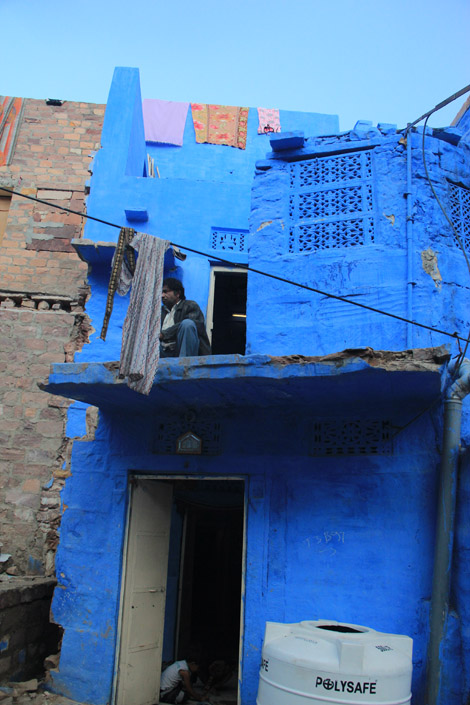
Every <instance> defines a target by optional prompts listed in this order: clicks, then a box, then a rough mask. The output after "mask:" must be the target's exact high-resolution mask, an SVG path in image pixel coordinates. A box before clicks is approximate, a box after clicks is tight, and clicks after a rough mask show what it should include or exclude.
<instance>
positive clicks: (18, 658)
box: [0, 578, 60, 683]
mask: <svg viewBox="0 0 470 705" xmlns="http://www.w3.org/2000/svg"><path fill="white" fill-rule="evenodd" d="M54 585H55V580H52V579H50V578H49V579H47V578H17V579H15V580H12V581H11V583H9V584H8V585H5V584H4V583H3V584H1V585H0V683H7V682H8V681H9V680H26V679H28V678H32V677H34V676H40V675H42V673H43V672H44V667H43V661H44V658H45V657H47V656H49V655H50V654H55V653H56V651H57V648H58V641H59V638H60V628H59V627H57V626H56V625H55V624H50V623H49V605H50V601H51V596H52V591H53V589H54Z"/></svg>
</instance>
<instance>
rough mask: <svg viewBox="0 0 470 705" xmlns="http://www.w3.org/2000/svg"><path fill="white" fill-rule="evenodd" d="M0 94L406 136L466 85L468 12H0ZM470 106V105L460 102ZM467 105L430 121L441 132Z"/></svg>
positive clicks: (171, 7) (462, 7) (342, 4)
mask: <svg viewBox="0 0 470 705" xmlns="http://www.w3.org/2000/svg"><path fill="white" fill-rule="evenodd" d="M0 28H1V40H0V65H1V66H2V72H1V79H0V94H2V95H9V96H22V97H27V98H40V99H41V98H59V99H62V100H74V101H83V102H91V103H105V102H106V100H107V95H108V91H109V87H110V84H111V79H112V75H113V70H114V67H115V66H132V67H137V68H139V69H140V79H141V88H142V97H143V98H161V99H164V100H175V101H194V102H203V103H220V104H225V105H240V106H247V107H266V108H281V109H284V110H300V111H307V112H317V113H328V114H334V115H338V116H339V119H340V129H341V130H349V129H351V128H352V127H353V126H354V124H355V123H356V121H357V120H370V121H372V122H373V124H374V125H375V124H377V123H378V122H386V123H392V124H396V125H397V126H398V128H401V127H405V126H406V124H407V123H408V122H413V121H414V120H416V119H417V118H419V117H420V116H421V115H423V114H424V113H426V112H427V111H428V110H431V109H432V108H433V107H434V106H435V105H437V104H438V103H440V102H441V101H443V100H445V99H446V98H448V97H449V96H451V95H453V94H454V93H456V92H457V91H459V90H460V89H461V88H464V87H465V86H467V85H468V84H470V41H469V39H468V35H469V31H470V0H446V1H445V2H444V0H439V2H438V1H437V0H396V1H395V2H390V1H389V0H388V1H387V0H375V1H374V2H372V0H218V1H216V0H192V1H190V0H153V1H152V0H112V1H111V0H80V1H79V2H73V3H72V2H70V1H67V0H0ZM468 95H470V94H468ZM466 97H467V96H464V97H461V98H460V99H458V100H456V101H454V102H453V103H452V104H451V105H450V106H449V107H447V108H444V109H443V110H441V111H440V112H438V113H436V114H435V115H434V116H432V118H430V120H429V125H431V126H434V127H442V126H445V125H449V124H450V123H451V121H452V119H453V118H454V117H455V115H456V113H457V112H458V110H459V108H460V107H461V105H462V104H463V102H464V100H465V98H466Z"/></svg>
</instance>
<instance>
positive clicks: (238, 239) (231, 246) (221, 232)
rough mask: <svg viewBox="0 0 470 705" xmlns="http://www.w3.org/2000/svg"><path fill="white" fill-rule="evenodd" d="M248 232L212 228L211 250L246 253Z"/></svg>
mask: <svg viewBox="0 0 470 705" xmlns="http://www.w3.org/2000/svg"><path fill="white" fill-rule="evenodd" d="M247 239H248V230H232V229H231V228H212V232H211V249H212V250H221V251H222V252H246V250H247Z"/></svg>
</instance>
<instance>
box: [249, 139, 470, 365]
mask: <svg viewBox="0 0 470 705" xmlns="http://www.w3.org/2000/svg"><path fill="white" fill-rule="evenodd" d="M409 139H411V143H412V181H411V200H412V207H411V217H410V219H409V220H408V216H407V203H406V198H405V194H406V192H407V190H408V185H407V149H406V143H405V144H404V143H403V142H404V140H403V139H402V135H400V134H398V135H397V134H390V130H389V129H388V127H386V128H385V129H384V132H383V133H382V132H381V131H380V130H378V129H377V128H372V127H371V128H370V130H369V131H368V132H367V133H366V134H364V131H359V132H358V131H351V132H350V133H345V134H343V135H340V136H335V137H331V138H320V139H308V140H307V141H306V144H305V146H304V148H303V149H301V150H300V149H299V150H294V151H290V152H289V153H288V154H286V156H285V157H284V158H283V154H282V152H277V153H276V154H274V153H273V154H271V155H270V157H269V158H268V159H267V160H265V161H264V162H263V163H262V164H261V165H260V168H259V169H258V170H257V173H256V176H255V180H254V187H253V202H252V213H251V218H250V246H249V253H250V254H249V264H250V265H252V266H256V267H257V268H258V269H261V270H264V271H268V272H270V273H272V274H274V275H277V276H279V277H285V278H288V279H291V280H293V281H296V282H299V283H301V284H305V285H307V286H310V287H313V288H316V289H319V290H321V291H322V292H325V294H328V293H331V294H336V295H339V296H342V297H345V298H347V299H350V300H352V301H356V302H359V303H361V304H365V305H366V306H371V307H374V308H377V309H381V310H384V311H386V312H388V313H391V314H394V315H397V316H401V317H404V318H408V319H412V320H413V319H414V320H416V321H419V322H421V323H424V324H425V325H428V326H431V327H436V328H440V329H443V330H444V331H448V332H449V333H451V334H452V333H453V332H454V331H456V330H458V331H460V332H461V333H464V331H465V330H466V327H468V326H467V317H466V315H465V314H464V312H465V310H466V303H465V302H466V300H467V298H468V293H469V284H470V278H469V273H468V269H467V266H466V263H465V259H464V257H463V255H462V252H461V251H460V249H459V247H458V246H457V245H456V244H455V242H454V239H453V237H452V232H451V228H450V226H449V225H448V223H447V221H446V219H445V217H444V215H443V214H442V212H441V210H440V208H439V205H438V203H437V201H436V200H435V198H434V196H433V195H432V192H431V189H430V187H429V184H428V182H427V180H426V179H425V173H424V169H423V157H422V149H421V146H422V135H421V134H419V133H414V134H413V135H411V136H410V137H409ZM367 148H369V149H370V150H371V155H372V175H373V176H372V184H373V211H372V215H373V217H374V221H375V227H374V241H373V242H372V243H367V244H364V245H355V246H349V247H347V246H342V247H339V248H338V247H336V248H331V249H329V248H328V247H324V248H322V249H318V250H316V251H312V252H307V251H304V252H300V253H290V252H289V231H290V227H291V225H292V224H293V223H295V222H296V221H294V220H293V218H292V217H291V216H290V213H289V198H290V196H291V195H292V194H293V193H294V192H295V190H292V189H291V188H290V181H289V179H290V174H289V170H290V163H291V162H292V160H293V159H300V158H303V159H306V158H310V159H314V158H326V159H329V158H331V156H332V155H335V154H339V153H341V152H344V151H345V150H351V151H354V150H356V151H357V150H363V149H367ZM426 160H427V164H428V169H429V172H430V175H431V179H432V181H433V185H434V187H435V189H436V191H437V192H438V195H439V197H440V199H441V201H442V202H443V204H444V205H445V207H447V209H448V210H450V204H449V189H448V180H449V179H450V180H452V181H454V182H457V183H459V182H460V183H462V184H464V185H467V187H469V186H470V161H469V160H468V148H467V147H466V145H465V144H464V143H462V144H461V145H460V146H458V147H456V146H454V145H452V144H449V143H448V142H446V141H444V140H443V139H437V138H436V137H433V136H432V135H431V134H430V136H429V137H427V140H426ZM301 163H302V162H301ZM313 185H314V184H313ZM346 185H347V184H346ZM328 186H329V184H328V182H326V183H325V185H324V188H327V187H328ZM304 190H305V189H304ZM407 222H408V223H409V225H410V229H409V231H408V230H407ZM429 250H432V253H434V255H435V258H436V264H437V268H438V270H439V272H438V274H439V278H433V277H432V276H431V274H430V273H429V272H427V271H426V270H425V268H424V266H423V260H422V256H423V255H422V253H423V252H426V251H429ZM409 267H410V269H409ZM409 282H410V284H409ZM409 296H410V297H411V306H410V308H409V305H408V301H409ZM260 311H262V312H263V311H264V312H269V315H260ZM273 320H274V321H275V322H276V325H273V323H272V321H273ZM451 343H452V340H451V339H449V338H448V337H446V336H443V335H440V334H438V333H434V332H431V331H428V330H426V329H423V328H418V327H411V326H409V325H408V324H406V323H403V322H401V321H397V320H394V319H392V318H387V317H384V316H381V315H378V314H376V313H372V312H370V311H367V310H365V309H362V308H359V307H355V306H353V305H350V304H348V303H344V302H342V301H338V300H335V299H333V298H329V297H328V296H326V295H322V294H318V293H312V292H309V291H306V290H302V289H296V288H295V287H293V286H291V285H288V284H284V283H282V282H278V281H273V280H269V279H266V278H265V277H262V276H259V275H256V274H253V275H250V276H249V278H248V311H247V348H246V351H247V353H265V354H266V353H267V354H276V355H282V354H299V353H300V354H304V355H322V354H327V353H331V352H335V351H338V350H343V349H345V348H348V347H349V348H353V347H365V346H368V345H370V346H372V347H374V348H375V349H384V350H402V349H405V348H410V347H430V346H433V345H440V344H448V345H451Z"/></svg>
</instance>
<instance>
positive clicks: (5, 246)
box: [0, 100, 104, 575]
mask: <svg viewBox="0 0 470 705" xmlns="http://www.w3.org/2000/svg"><path fill="white" fill-rule="evenodd" d="M103 115H104V106H101V105H94V104H88V103H71V102H65V103H64V104H63V105H62V106H48V105H46V103H45V101H39V100H26V105H25V112H24V119H23V124H22V125H21V128H20V132H19V136H18V141H17V145H16V150H15V154H14V157H13V161H12V163H11V164H10V165H9V166H4V167H0V187H1V186H7V187H8V188H12V189H15V190H20V191H21V192H22V193H26V194H27V195H32V196H37V197H39V198H42V199H44V200H47V201H51V202H53V203H57V204H58V205H61V206H65V207H68V208H72V209H73V210H77V211H80V212H81V211H83V210H84V209H85V182H86V180H87V178H88V177H89V172H88V168H89V164H90V162H91V160H92V156H93V152H94V151H95V150H97V149H99V146H100V145H99V140H100V134H101V126H102V121H103ZM3 193H4V192H3ZM82 220H83V219H82V218H81V217H80V216H76V215H71V214H67V213H65V212H64V211H61V210H56V209H52V208H50V207H48V206H44V205H42V204H40V203H37V202H34V201H30V200H27V199H24V198H21V197H20V196H13V197H12V200H11V206H10V210H9V214H8V221H7V228H6V232H5V234H4V237H3V241H2V242H1V244H0V334H1V337H2V344H1V346H0V399H1V401H0V537H1V538H0V543H1V544H3V545H0V553H1V552H3V553H9V554H12V558H11V559H10V560H9V561H8V562H7V563H6V564H0V572H1V570H2V566H3V568H6V570H7V572H10V573H11V574H15V573H19V574H31V573H39V574H46V575H52V574H53V571H54V551H55V546H56V543H57V528H58V525H59V523H60V516H61V513H60V498H59V491H60V489H61V486H62V483H63V476H64V474H66V472H67V471H66V470H64V469H63V465H64V462H65V460H66V454H67V451H68V446H67V443H66V441H65V439H64V433H65V414H66V409H67V407H68V405H69V403H70V402H69V401H67V400H65V399H60V398H58V397H52V396H50V395H48V394H46V393H45V392H42V391H40V390H39V389H38V386H37V382H38V380H40V379H44V378H45V377H47V375H48V374H49V369H50V364H51V363H52V362H64V361H71V360H73V353H74V351H75V350H76V349H79V348H80V347H81V345H83V342H84V341H85V340H86V337H87V327H88V324H87V319H86V316H85V315H84V313H83V304H84V299H85V297H86V288H84V281H85V278H86V273H87V267H86V265H85V264H84V263H83V262H81V261H80V259H79V258H78V256H77V254H76V253H75V251H74V249H73V248H72V247H71V244H70V241H71V239H72V238H76V237H80V235H81V231H82V226H83V223H82ZM51 480H52V482H51Z"/></svg>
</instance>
